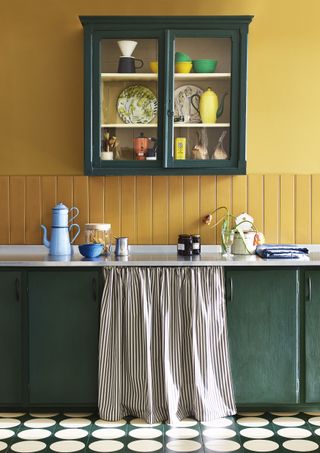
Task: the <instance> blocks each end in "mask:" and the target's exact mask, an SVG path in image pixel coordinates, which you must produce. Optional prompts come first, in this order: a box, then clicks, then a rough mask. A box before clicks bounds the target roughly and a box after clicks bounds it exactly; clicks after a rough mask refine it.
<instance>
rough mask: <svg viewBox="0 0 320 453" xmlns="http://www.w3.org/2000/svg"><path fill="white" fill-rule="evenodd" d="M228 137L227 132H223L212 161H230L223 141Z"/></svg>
mask: <svg viewBox="0 0 320 453" xmlns="http://www.w3.org/2000/svg"><path fill="white" fill-rule="evenodd" d="M226 135H227V131H223V132H222V134H221V135H220V137H219V140H218V143H217V146H216V147H215V150H214V151H213V154H212V159H216V160H226V159H228V153H227V151H226V150H225V149H224V147H223V143H222V142H223V139H224V137H225V136H226Z"/></svg>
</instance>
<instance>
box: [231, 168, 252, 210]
mask: <svg viewBox="0 0 320 453" xmlns="http://www.w3.org/2000/svg"><path fill="white" fill-rule="evenodd" d="M247 188H248V185H247V177H246V176H234V177H233V178H232V211H233V212H235V213H241V212H247V206H248V190H247Z"/></svg>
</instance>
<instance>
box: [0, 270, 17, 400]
mask: <svg viewBox="0 0 320 453" xmlns="http://www.w3.org/2000/svg"><path fill="white" fill-rule="evenodd" d="M21 294H22V293H21V274H20V272H11V271H10V272H7V271H1V273H0V312H1V316H0V332H1V341H0V357H1V366H0V403H1V405H6V404H8V405H11V404H19V403H20V404H21V401H22V327H21V310H22V308H21Z"/></svg>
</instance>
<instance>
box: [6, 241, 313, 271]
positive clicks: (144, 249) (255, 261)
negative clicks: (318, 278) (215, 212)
mask: <svg viewBox="0 0 320 453" xmlns="http://www.w3.org/2000/svg"><path fill="white" fill-rule="evenodd" d="M303 246H304V247H307V248H308V249H309V251H310V254H309V256H308V257H304V258H303V259H292V260H291V259H281V260H279V259H276V260H275V259H274V260H270V259H269V260H266V259H262V258H259V257H258V256H256V255H250V256H245V255H234V256H233V257H232V258H229V259H226V258H224V257H223V256H222V254H221V252H220V250H221V248H220V246H202V253H201V256H193V257H190V258H185V257H181V256H178V255H177V253H176V246H173V245H169V246H167V245H140V246H139V245H136V246H131V247H130V254H129V256H127V257H115V256H114V254H112V255H111V256H108V257H106V256H100V257H99V258H94V259H88V258H83V257H82V256H81V255H80V254H79V252H78V247H77V246H75V247H74V253H73V255H72V256H71V257H69V256H67V257H65V256H61V257H57V256H50V255H49V254H48V249H46V248H45V247H44V246H42V245H0V266H1V267H103V266H259V267H267V266H296V267H297V266H320V245H303Z"/></svg>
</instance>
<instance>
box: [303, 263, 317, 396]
mask: <svg viewBox="0 0 320 453" xmlns="http://www.w3.org/2000/svg"><path fill="white" fill-rule="evenodd" d="M304 288H305V291H304V295H305V326H304V331H305V376H306V379H305V402H306V403H320V270H308V271H306V272H305V285H304Z"/></svg>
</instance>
